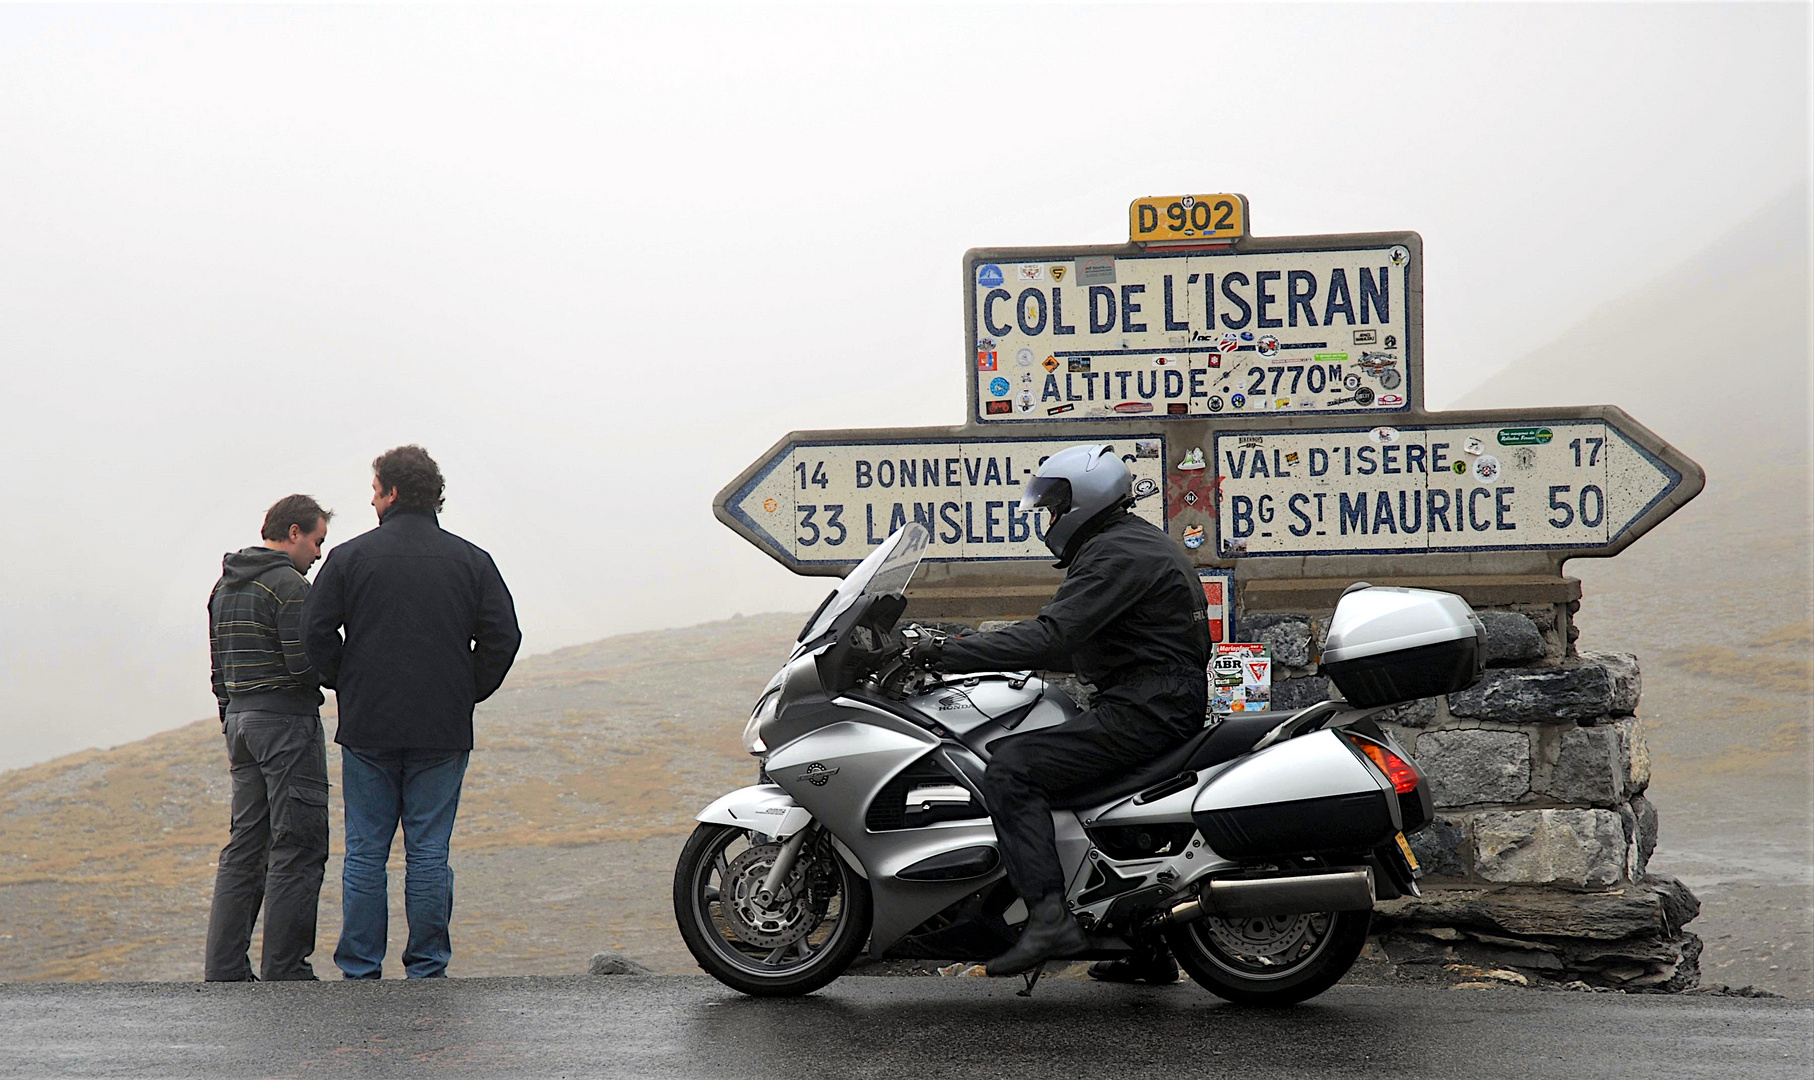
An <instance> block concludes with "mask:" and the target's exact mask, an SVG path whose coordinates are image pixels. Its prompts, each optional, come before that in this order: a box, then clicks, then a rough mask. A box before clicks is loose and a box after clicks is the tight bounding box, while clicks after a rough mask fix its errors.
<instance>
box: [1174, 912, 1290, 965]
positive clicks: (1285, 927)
mask: <svg viewBox="0 0 1814 1080" xmlns="http://www.w3.org/2000/svg"><path fill="white" fill-rule="evenodd" d="M1313 918H1314V916H1311V915H1279V916H1274V917H1272V918H1265V917H1260V916H1255V917H1252V918H1246V919H1221V918H1217V917H1215V916H1213V915H1212V916H1209V917H1207V918H1205V919H1204V920H1203V924H1204V929H1206V930H1208V931H1209V933H1210V936H1212V937H1214V938H1215V939H1216V943H1217V944H1218V945H1220V946H1222V948H1223V949H1224V950H1226V951H1227V952H1228V953H1229V954H1230V955H1231V956H1235V957H1240V958H1244V959H1249V958H1250V959H1252V960H1253V961H1254V963H1255V964H1256V965H1257V966H1260V967H1277V966H1280V965H1282V964H1288V963H1290V962H1291V961H1292V960H1293V959H1295V958H1296V956H1297V953H1298V950H1299V949H1300V948H1301V947H1302V946H1303V945H1304V943H1305V942H1306V941H1314V940H1316V938H1317V936H1318V933H1317V931H1316V928H1315V926H1314V925H1313V923H1312V920H1313Z"/></svg>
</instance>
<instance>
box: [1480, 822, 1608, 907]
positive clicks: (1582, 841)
mask: <svg viewBox="0 0 1814 1080" xmlns="http://www.w3.org/2000/svg"><path fill="white" fill-rule="evenodd" d="M1625 848H1626V845H1625V826H1624V823H1623V822H1621V821H1620V820H1619V815H1618V814H1617V813H1615V812H1613V811H1611V810H1505V811H1494V812H1489V813H1482V814H1476V815H1474V872H1475V873H1476V874H1477V875H1479V876H1480V877H1482V878H1484V879H1486V880H1487V881H1499V882H1517V883H1519V884H1544V885H1549V884H1555V885H1570V886H1573V887H1575V888H1579V889H1586V888H1595V887H1603V886H1607V885H1611V884H1613V883H1614V882H1617V881H1618V880H1619V879H1620V878H1621V877H1622V876H1623V875H1624V871H1625Z"/></svg>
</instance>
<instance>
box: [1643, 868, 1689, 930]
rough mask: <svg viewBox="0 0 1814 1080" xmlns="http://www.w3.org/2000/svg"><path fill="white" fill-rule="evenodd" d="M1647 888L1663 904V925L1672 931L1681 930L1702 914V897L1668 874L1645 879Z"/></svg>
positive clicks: (1653, 875)
mask: <svg viewBox="0 0 1814 1080" xmlns="http://www.w3.org/2000/svg"><path fill="white" fill-rule="evenodd" d="M1644 884H1645V886H1647V887H1649V888H1650V889H1651V890H1653V891H1654V892H1655V893H1656V896H1657V900H1658V901H1659V902H1660V903H1661V904H1662V908H1663V911H1662V914H1663V925H1664V927H1665V928H1666V929H1668V930H1670V931H1672V932H1673V931H1676V930H1680V929H1681V928H1682V927H1684V926H1687V925H1688V924H1689V923H1691V922H1693V921H1694V920H1695V919H1696V918H1697V917H1698V916H1699V915H1700V913H1701V901H1700V897H1698V896H1695V895H1694V891H1693V890H1692V889H1690V888H1688V886H1686V885H1684V884H1682V883H1681V881H1679V880H1677V879H1676V878H1673V877H1670V876H1669V875H1668V874H1651V875H1650V876H1649V877H1647V878H1645V879H1644Z"/></svg>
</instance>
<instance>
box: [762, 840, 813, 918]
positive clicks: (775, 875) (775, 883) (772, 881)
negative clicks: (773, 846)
mask: <svg viewBox="0 0 1814 1080" xmlns="http://www.w3.org/2000/svg"><path fill="white" fill-rule="evenodd" d="M813 829H814V826H813V825H808V826H806V828H804V829H801V830H800V831H799V832H796V833H794V835H792V836H790V837H788V838H787V839H786V840H785V841H784V842H783V843H782V844H781V851H780V853H778V854H777V855H776V856H775V865H773V866H771V867H769V869H768V876H767V877H765V878H763V879H762V891H761V892H760V893H758V894H757V895H756V899H757V900H759V901H761V902H762V903H763V904H771V903H773V902H774V897H775V893H776V891H777V890H779V889H780V888H781V883H782V882H784V881H786V880H787V875H788V874H790V873H792V872H793V869H794V863H795V862H797V861H799V858H800V849H801V848H802V847H805V846H806V835H807V834H808V833H810V832H812V831H813Z"/></svg>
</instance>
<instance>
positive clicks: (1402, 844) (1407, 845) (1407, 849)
mask: <svg viewBox="0 0 1814 1080" xmlns="http://www.w3.org/2000/svg"><path fill="white" fill-rule="evenodd" d="M1393 839H1394V840H1397V841H1398V850H1399V851H1401V852H1403V853H1404V856H1405V862H1406V863H1407V864H1409V865H1410V867H1411V872H1412V873H1414V874H1415V873H1416V872H1417V871H1418V869H1419V868H1418V865H1417V856H1415V855H1413V854H1411V841H1409V840H1406V839H1405V834H1404V833H1399V834H1398V835H1397V836H1394V837H1393Z"/></svg>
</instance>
